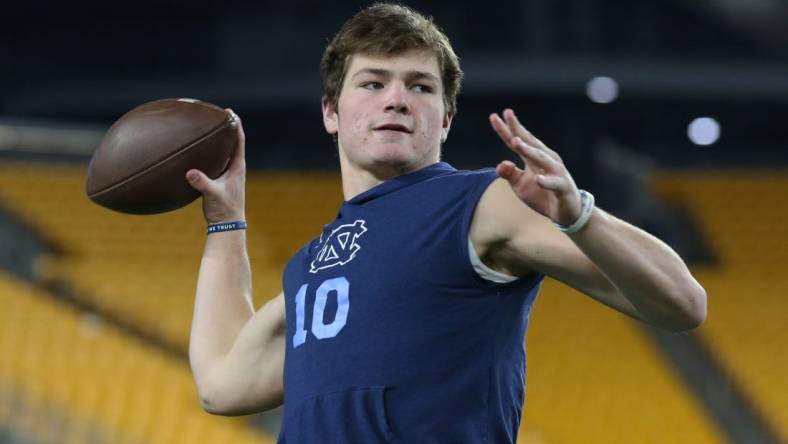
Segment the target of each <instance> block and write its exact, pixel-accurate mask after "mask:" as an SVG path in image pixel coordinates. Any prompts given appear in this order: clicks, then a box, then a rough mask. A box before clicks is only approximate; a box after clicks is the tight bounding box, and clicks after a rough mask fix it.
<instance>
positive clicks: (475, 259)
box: [468, 234, 517, 284]
mask: <svg viewBox="0 0 788 444" xmlns="http://www.w3.org/2000/svg"><path fill="white" fill-rule="evenodd" d="M468 255H469V256H470V260H471V265H473V269H474V271H476V274H478V275H479V276H480V277H481V278H482V279H485V280H487V281H490V282H495V283H497V284H508V283H509V282H514V281H516V280H517V277H515V276H509V275H508V274H506V273H501V272H500V271H495V270H493V269H492V268H490V267H488V266H487V265H485V264H484V262H482V260H481V259H480V258H479V254H478V253H476V248H474V246H473V242H471V236H470V234H468Z"/></svg>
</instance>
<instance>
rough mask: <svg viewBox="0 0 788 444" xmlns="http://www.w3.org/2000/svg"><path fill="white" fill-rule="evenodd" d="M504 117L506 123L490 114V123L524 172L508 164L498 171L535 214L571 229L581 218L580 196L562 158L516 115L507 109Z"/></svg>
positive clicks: (506, 162)
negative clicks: (520, 162)
mask: <svg viewBox="0 0 788 444" xmlns="http://www.w3.org/2000/svg"><path fill="white" fill-rule="evenodd" d="M502 114H503V119H501V118H500V117H499V116H498V114H496V113H493V114H490V123H491V124H492V127H493V129H494V130H495V132H496V133H498V136H500V138H501V139H502V140H503V141H504V143H506V146H508V147H509V148H510V149H511V150H512V151H514V152H515V153H517V155H519V156H520V159H522V161H523V168H522V169H520V168H518V167H517V165H515V164H514V163H512V162H510V161H508V160H505V161H503V162H501V163H499V164H498V166H497V167H496V168H495V171H496V172H497V173H498V176H499V177H501V178H503V179H506V180H507V181H508V182H509V185H511V187H512V190H514V193H515V194H516V195H517V196H518V197H519V198H520V200H522V201H523V202H525V204H526V205H528V206H529V207H531V208H533V209H534V211H536V212H538V213H540V214H542V215H543V216H546V217H548V218H549V219H550V220H552V221H553V222H555V223H558V224H561V225H571V224H572V223H574V222H575V221H576V220H577V218H578V217H579V216H580V207H581V202H580V195H579V193H578V190H577V186H576V185H575V181H574V180H573V179H572V176H571V175H570V174H569V171H567V170H566V167H565V166H564V162H563V161H562V160H561V157H560V156H559V155H558V153H556V152H555V151H553V150H551V149H550V148H548V147H547V146H546V145H545V144H544V143H542V142H541V141H540V140H539V139H537V138H536V137H534V135H533V134H531V133H530V132H529V131H528V130H527V129H525V127H524V126H523V125H522V124H520V121H519V120H517V116H515V115H514V111H512V110H511V109H506V110H504V111H503V113H502Z"/></svg>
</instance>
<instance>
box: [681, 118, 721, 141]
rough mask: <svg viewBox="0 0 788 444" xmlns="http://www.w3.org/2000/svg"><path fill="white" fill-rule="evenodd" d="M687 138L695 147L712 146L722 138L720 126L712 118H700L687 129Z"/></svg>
mask: <svg viewBox="0 0 788 444" xmlns="http://www.w3.org/2000/svg"><path fill="white" fill-rule="evenodd" d="M687 136H688V137H689V139H690V140H691V141H692V143H694V144H695V145H702V146H708V145H711V144H713V143H714V142H716V141H717V140H718V139H719V138H720V124H719V123H718V122H717V121H716V120H714V119H712V118H711V117H698V118H696V119H694V120H693V121H692V122H690V124H689V126H688V127H687Z"/></svg>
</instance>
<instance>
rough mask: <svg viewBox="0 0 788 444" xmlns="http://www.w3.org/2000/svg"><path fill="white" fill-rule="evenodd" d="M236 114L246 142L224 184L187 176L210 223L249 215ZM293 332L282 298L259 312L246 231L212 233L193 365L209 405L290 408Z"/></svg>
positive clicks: (218, 409)
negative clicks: (286, 404) (288, 343)
mask: <svg viewBox="0 0 788 444" xmlns="http://www.w3.org/2000/svg"><path fill="white" fill-rule="evenodd" d="M228 112H229V113H231V115H232V117H233V119H234V120H233V124H234V125H235V126H236V128H237V131H238V145H237V146H236V149H235V152H234V153H233V156H232V159H230V162H229V165H228V167H227V170H226V171H225V172H224V173H223V174H222V175H221V176H220V177H218V178H216V179H210V178H209V177H208V176H206V175H205V174H204V173H202V172H201V171H198V170H194V169H192V170H189V171H188V172H187V173H186V179H187V180H188V181H189V183H190V184H191V186H192V187H194V189H196V190H197V191H199V192H200V193H202V195H203V213H204V215H205V220H206V222H207V223H209V224H212V223H225V222H231V221H237V220H243V219H244V217H245V211H244V203H245V201H244V199H245V196H244V195H245V187H246V160H245V148H246V146H245V144H246V140H245V136H244V132H243V127H242V125H241V121H240V119H239V118H238V116H236V115H235V114H234V113H232V111H230V110H228ZM285 330H286V324H285V306H284V296H283V295H282V294H279V296H277V297H276V298H274V299H272V300H271V301H269V302H268V303H266V304H265V305H263V307H262V308H261V309H260V310H259V311H258V312H257V313H255V312H254V305H253V303H252V276H251V270H250V266H249V256H248V255H247V253H246V232H245V230H234V231H225V232H218V233H212V234H210V235H208V238H207V239H206V241H205V251H204V253H203V257H202V262H201V264H200V274H199V277H198V279H197V295H196V300H195V304H194V318H193V320H192V330H191V337H190V338H189V363H190V364H191V368H192V374H193V376H194V381H195V383H196V385H197V391H198V393H199V396H200V403H201V404H202V406H203V408H205V410H207V411H208V412H210V413H215V414H221V415H243V414H249V413H254V412H259V411H262V410H268V409H271V408H273V407H276V406H278V405H280V404H282V402H283V392H284V390H283V379H282V374H283V370H284V355H285Z"/></svg>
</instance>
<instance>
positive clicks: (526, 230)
mask: <svg viewBox="0 0 788 444" xmlns="http://www.w3.org/2000/svg"><path fill="white" fill-rule="evenodd" d="M491 124H492V125H493V128H494V129H495V130H496V132H497V133H498V134H499V136H501V138H502V139H503V140H504V142H505V143H506V144H507V145H508V146H509V147H510V148H511V149H512V150H513V151H515V152H516V153H517V154H518V155H519V156H520V157H521V159H522V160H523V162H524V167H523V168H519V167H517V166H516V165H514V164H513V163H511V162H508V161H507V162H502V163H501V164H500V165H498V167H497V172H498V175H499V176H500V177H501V179H502V180H501V179H499V180H497V181H495V182H494V183H493V184H492V185H491V186H490V187H489V189H488V190H487V191H486V192H485V193H484V195H483V196H482V198H481V200H480V201H479V205H478V206H477V210H476V213H475V215H474V220H473V224H472V230H471V239H472V241H473V242H474V245H475V246H476V248H477V251H478V252H479V255H480V257H482V259H483V260H484V261H485V262H486V263H488V265H491V266H492V267H493V268H497V269H499V270H501V271H505V272H508V273H510V274H514V275H520V276H522V275H524V274H527V273H529V272H532V271H536V272H541V273H544V274H545V275H548V276H552V277H554V278H556V279H558V280H560V281H562V282H564V283H566V284H568V285H570V286H572V287H574V288H576V289H578V290H580V291H582V292H583V293H586V294H588V295H589V296H591V297H593V298H594V299H597V300H598V301H600V302H602V303H604V304H606V305H608V306H610V307H612V308H614V309H616V310H618V311H621V312H623V313H626V314H628V315H630V316H632V317H634V318H637V319H640V320H643V321H645V322H648V323H650V324H653V325H656V326H659V327H662V328H665V329H668V330H672V331H682V330H688V329H692V328H694V327H697V326H698V325H700V324H701V323H702V322H703V320H704V319H705V317H706V293H705V291H704V289H703V287H701V286H700V284H698V282H697V281H696V280H695V279H694V278H693V277H692V275H691V274H690V272H689V270H688V269H687V267H686V265H685V264H684V262H683V261H682V260H681V258H680V257H679V256H678V254H676V253H675V252H674V251H673V250H672V249H671V248H670V247H668V246H667V245H666V244H665V243H664V242H662V241H660V240H659V239H657V238H656V237H654V236H652V235H650V234H648V233H646V232H645V231H643V230H641V229H639V228H637V227H635V226H633V225H631V224H628V223H626V222H624V221H622V220H620V219H618V218H615V217H613V216H612V215H610V214H608V213H606V212H604V211H602V210H600V209H599V208H595V209H594V210H593V211H592V212H591V216H590V218H589V219H588V222H587V223H586V224H585V226H583V228H581V229H580V230H578V231H577V232H575V233H571V234H566V233H563V232H561V231H559V229H558V228H556V227H555V225H554V224H553V223H558V224H561V225H571V224H572V223H573V222H574V221H576V220H577V219H578V217H579V215H580V212H581V208H582V204H581V199H580V195H579V192H578V189H577V187H576V186H575V184H574V181H573V180H572V177H571V175H570V174H569V172H568V171H567V170H566V168H565V167H564V165H563V162H562V161H561V159H560V156H558V154H557V153H555V152H554V151H552V150H551V149H550V148H548V147H547V146H545V145H544V144H543V143H542V142H541V141H539V140H538V139H537V138H535V137H534V136H533V135H532V134H530V132H528V131H527V130H526V129H525V128H524V127H523V126H522V125H521V124H520V123H519V122H518V121H517V118H516V116H515V115H514V113H513V112H512V111H511V110H506V111H505V112H504V119H503V120H502V119H500V118H499V117H498V116H497V115H493V116H491Z"/></svg>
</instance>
